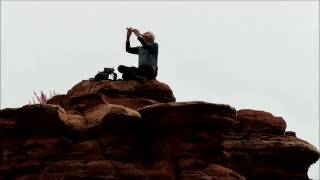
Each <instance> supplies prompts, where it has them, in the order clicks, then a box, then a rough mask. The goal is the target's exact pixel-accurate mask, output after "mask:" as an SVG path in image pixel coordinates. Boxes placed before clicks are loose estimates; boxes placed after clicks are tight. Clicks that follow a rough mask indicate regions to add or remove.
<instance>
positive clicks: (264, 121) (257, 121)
mask: <svg viewBox="0 0 320 180" xmlns="http://www.w3.org/2000/svg"><path fill="white" fill-rule="evenodd" d="M237 121H238V122H239V123H238V125H237V127H238V128H239V129H241V131H247V132H261V131H263V132H269V133H276V134H284V132H285V130H286V127H287V124H286V122H285V121H284V120H283V118H282V117H275V116H273V115H272V114H271V113H268V112H264V111H257V110H252V109H241V110H239V111H237Z"/></svg>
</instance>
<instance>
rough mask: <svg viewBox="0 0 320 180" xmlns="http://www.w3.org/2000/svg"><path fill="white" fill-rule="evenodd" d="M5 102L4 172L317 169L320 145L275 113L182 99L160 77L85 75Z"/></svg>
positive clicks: (216, 173) (186, 175) (295, 174)
mask: <svg viewBox="0 0 320 180" xmlns="http://www.w3.org/2000/svg"><path fill="white" fill-rule="evenodd" d="M49 103H50V104H46V105H39V104H35V105H26V106H23V107H21V108H14V109H13V108H11V109H10V108H9V109H2V110H0V132H1V133H0V145H1V146H0V154H1V156H0V157H1V158H0V179H21V180H22V179H32V180H37V179H39V180H40V179H41V180H42V179H43V180H46V179H97V180H100V179H134V180H135V179H146V180H154V179H159V180H162V179H168V180H176V179H177V180H189V179H190V180H191V179H192V180H194V179H196V180H197V179H199V180H200V179H201V180H206V179H208V180H212V179H214V180H220V179H224V180H244V179H266V180H269V179H297V180H298V179H299V180H300V179H308V177H307V171H308V168H309V166H310V165H311V164H312V163H315V162H316V161H317V160H318V159H319V151H318V149H317V148H315V147H314V146H312V145H311V144H309V143H308V142H306V141H303V140H301V139H299V138H297V137H295V133H294V132H285V130H286V122H285V121H284V120H283V118H281V117H275V116H273V115H272V114H271V113H268V112H263V111H256V110H250V109H245V110H238V111H237V110H236V109H235V108H233V107H231V106H229V105H225V104H213V103H208V102H201V101H191V102H175V97H174V96H173V93H172V91H171V89H170V88H169V86H167V85H165V84H163V83H160V82H158V81H156V80H153V81H148V82H146V83H144V84H141V83H139V82H135V81H100V82H95V81H88V80H86V81H82V82H80V83H78V84H77V85H75V86H74V87H73V88H72V89H71V90H69V91H68V93H67V94H65V95H58V96H55V97H53V98H52V99H51V100H49Z"/></svg>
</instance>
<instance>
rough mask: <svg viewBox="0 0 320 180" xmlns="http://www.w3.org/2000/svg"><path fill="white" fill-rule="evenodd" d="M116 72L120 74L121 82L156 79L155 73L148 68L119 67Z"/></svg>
mask: <svg viewBox="0 0 320 180" xmlns="http://www.w3.org/2000/svg"><path fill="white" fill-rule="evenodd" d="M118 71H119V72H120V73H122V79H123V80H137V79H139V78H141V77H144V78H146V79H148V80H150V79H155V78H156V77H157V71H154V70H153V68H152V67H150V66H140V67H138V68H137V67H127V66H124V65H120V66H119V67H118Z"/></svg>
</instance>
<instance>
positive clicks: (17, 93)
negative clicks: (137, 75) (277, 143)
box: [1, 1, 319, 179]
mask: <svg viewBox="0 0 320 180" xmlns="http://www.w3.org/2000/svg"><path fill="white" fill-rule="evenodd" d="M128 26H133V27H136V28H138V29H140V30H141V31H142V32H143V31H147V30H151V31H153V32H154V33H155V35H156V41H157V42H158V43H159V60H158V63H159V73H158V77H157V79H158V80H159V81H162V82H165V83H167V84H168V85H169V86H170V87H171V88H172V89H173V91H174V94H175V96H176V98H177V101H189V100H202V101H207V102H212V103H223V104H230V105H231V106H233V107H235V108H236V109H238V110H239V109H243V108H250V109H256V110H264V111H268V112H271V113H273V114H274V115H275V116H282V117H283V118H284V119H285V120H286V122H287V124H288V127H287V130H291V131H295V132H296V133H297V136H298V137H300V138H302V139H304V140H307V141H308V142H310V143H311V144H313V145H315V146H316V147H317V148H318V149H319V1H307V2H305V1H281V2H276V1H258V2H254V1H227V2H222V1H212V2H207V1H206V2H192V1H191V2H190V1H181V2H156V1H154V2H146V1H136V2H134V1H133V2H130V1H122V2H107V1H104V2H103V1H93V2H90V1H67V2H63V1H45V2H39V1H11V2H10V1H1V97H2V99H1V108H6V107H20V106H22V105H24V104H26V103H28V101H29V100H31V99H32V96H33V91H34V90H35V91H37V92H39V91H40V90H43V91H45V92H46V93H49V91H53V90H54V91H56V92H58V93H61V94H62V93H66V92H67V90H68V89H70V88H71V87H72V86H73V85H75V84H76V83H78V82H80V81H81V80H83V79H88V78H90V77H93V76H94V75H95V74H96V73H97V72H98V71H101V70H103V67H106V66H109V67H117V66H118V65H120V64H124V65H132V66H136V65H137V56H135V55H131V54H127V53H126V52H125V46H124V43H125V36H126V27H128ZM132 44H133V45H138V42H137V41H136V39H135V38H132ZM309 175H310V178H315V179H319V162H318V163H317V164H316V165H313V166H312V168H310V171H309Z"/></svg>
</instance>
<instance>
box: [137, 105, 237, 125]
mask: <svg viewBox="0 0 320 180" xmlns="http://www.w3.org/2000/svg"><path fill="white" fill-rule="evenodd" d="M138 111H139V112H140V114H141V115H142V117H143V119H145V120H148V121H150V123H151V124H155V126H156V127H158V128H164V127H167V128H181V127H191V128H196V127H201V128H216V129H218V128H221V129H223V128H225V129H228V128H233V127H234V119H235V117H236V111H235V109H234V108H232V107H230V106H229V105H223V104H212V103H206V102H200V101H191V102H176V103H161V104H155V105H150V106H146V107H144V108H141V109H138Z"/></svg>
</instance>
